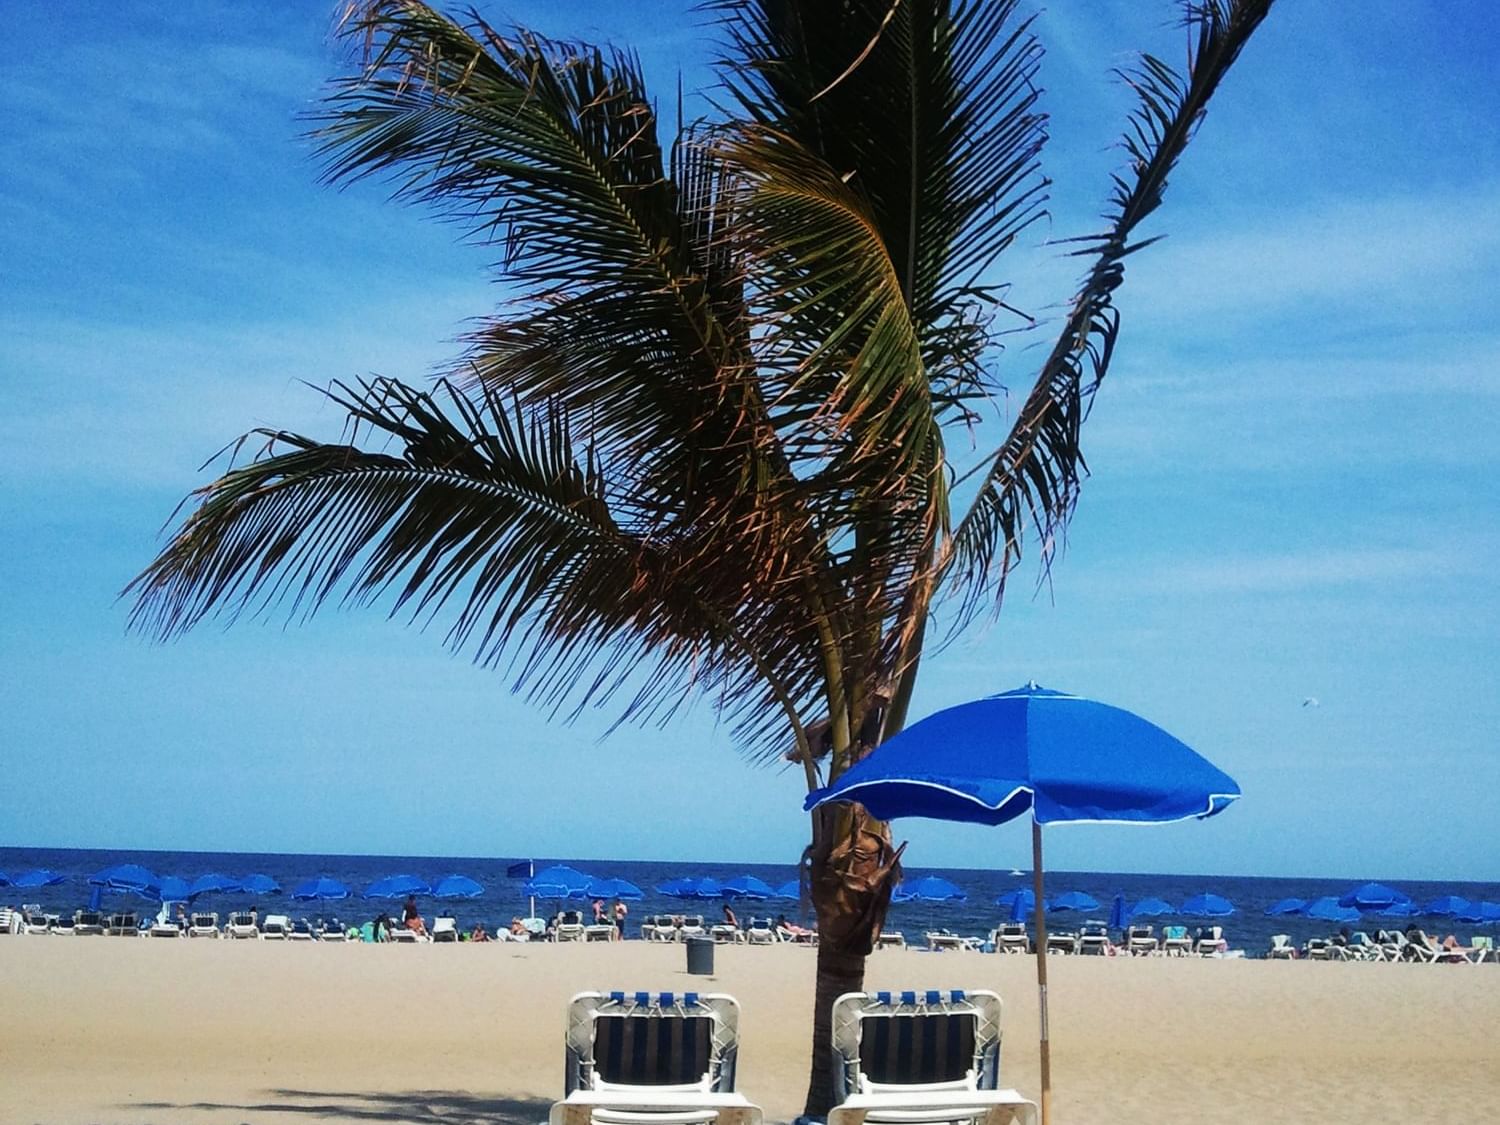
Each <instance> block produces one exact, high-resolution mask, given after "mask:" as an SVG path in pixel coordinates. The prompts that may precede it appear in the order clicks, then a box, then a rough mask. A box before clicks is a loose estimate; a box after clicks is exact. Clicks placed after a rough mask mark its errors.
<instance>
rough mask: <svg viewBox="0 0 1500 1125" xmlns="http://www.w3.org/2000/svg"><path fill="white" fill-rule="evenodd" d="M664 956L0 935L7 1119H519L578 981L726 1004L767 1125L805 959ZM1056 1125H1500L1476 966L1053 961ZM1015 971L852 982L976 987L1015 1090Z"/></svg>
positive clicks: (1020, 991) (789, 1092)
mask: <svg viewBox="0 0 1500 1125" xmlns="http://www.w3.org/2000/svg"><path fill="white" fill-rule="evenodd" d="M716 953H717V962H716V975H715V976H714V977H712V978H703V977H690V976H688V975H687V974H686V973H685V972H684V971H683V970H684V961H685V959H684V953H683V949H682V948H681V947H679V946H650V945H646V944H645V943H641V942H629V943H626V944H625V945H623V946H603V945H587V946H586V945H561V946H553V945H524V946H523V945H510V944H491V945H487V946H467V945H459V946H415V947H414V946H359V945H355V946H340V945H331V946H319V945H316V944H314V945H284V944H273V943H258V942H222V941H186V942H161V941H151V940H120V939H110V938H100V939H81V938H55V939H54V938H20V939H15V940H5V941H3V942H0V1010H3V1011H4V1012H5V1013H6V1018H5V1020H4V1021H3V1022H0V1059H3V1060H4V1064H3V1077H0V1085H3V1089H4V1096H3V1099H0V1118H3V1120H4V1121H7V1122H10V1121H15V1122H100V1123H124V1122H129V1123H143V1122H164V1123H171V1122H203V1123H205V1125H207V1123H230V1122H243V1121H253V1122H261V1121H265V1122H297V1121H302V1122H305V1121H309V1120H316V1121H351V1122H355V1121H382V1122H404V1121H431V1120H441V1121H454V1122H504V1123H510V1122H516V1123H523V1122H524V1123H534V1122H537V1121H540V1120H542V1119H543V1118H544V1117H545V1114H546V1109H547V1107H548V1105H549V1104H550V1102H551V1101H552V1100H554V1099H555V1098H557V1097H559V1096H561V1088H562V1055H563V1052H562V1036H563V1013H564V1008H565V1006H566V1003H567V1000H568V998H569V997H570V996H571V995H572V994H573V993H574V992H576V991H579V990H581V989H584V988H591V987H597V988H615V987H624V988H632V989H633V988H638V987H646V988H653V989H676V990H683V989H686V988H696V989H698V990H699V991H723V992H728V993H730V994H732V995H734V996H736V997H737V998H738V999H739V1000H740V1002H741V1004H742V1006H743V1025H742V1033H743V1047H742V1052H741V1056H740V1066H739V1079H740V1080H739V1086H740V1088H741V1089H742V1090H743V1091H744V1092H745V1093H746V1094H747V1095H748V1096H750V1097H751V1098H752V1099H754V1100H756V1101H757V1102H759V1103H760V1104H761V1105H762V1106H763V1107H764V1108H765V1110H766V1113H767V1118H768V1120H772V1121H785V1120H789V1119H790V1118H791V1117H793V1116H794V1115H795V1114H796V1113H797V1112H798V1110H799V1109H800V1106H801V1096H802V1092H803V1088H804V1084H805V1081H806V1068H807V1061H806V1060H807V1043H806V1037H807V1035H808V1027H809V1019H810V1015H809V1008H810V1003H811V996H812V976H813V954H812V953H811V951H809V950H805V949H800V948H790V947H777V948H744V947H736V948H724V947H721V948H719V949H718V950H716ZM1050 965H1051V972H1052V989H1051V992H1052V1006H1051V1007H1052V1024H1053V1030H1052V1036H1053V1058H1054V1062H1053V1072H1054V1083H1055V1087H1056V1107H1057V1114H1056V1116H1057V1120H1058V1121H1059V1122H1062V1123H1067V1125H1113V1123H1117V1122H1120V1121H1132V1120H1139V1121H1146V1120H1149V1121H1152V1122H1154V1123H1157V1125H1166V1123H1171V1122H1182V1123H1188V1122H1193V1123H1197V1125H1202V1123H1203V1122H1219V1121H1222V1122H1242V1121H1255V1122H1289V1123H1290V1122H1299V1123H1302V1122H1308V1121H1316V1122H1326V1123H1331V1122H1385V1121H1401V1122H1406V1123H1410V1122H1457V1121H1468V1122H1480V1121H1492V1120H1497V1119H1500V1066H1496V1064H1495V1039H1494V1029H1495V1028H1496V1027H1497V1026H1500V971H1496V969H1495V967H1494V966H1488V965H1485V966H1457V965H1456V966H1427V965H1385V964H1364V963H1348V964H1337V963H1329V964H1322V963H1320V964H1308V963H1270V962H1263V961H1238V962H1235V961H1225V962H1218V961H1194V960H1170V961H1169V960H1164V959H1139V960H1130V959H1124V958H1119V959H1093V958H1087V959H1084V958H1058V959H1054V960H1053V961H1051V962H1050ZM1033 971H1034V965H1033V963H1032V961H1031V960H1030V959H1029V958H1023V957H996V956H986V955H983V954H973V953H945V954H940V955H933V954H925V953H917V952H894V951H885V952H881V953H879V954H877V955H875V956H874V957H872V958H871V960H870V972H869V985H870V987H891V988H898V987H927V986H937V987H958V986H968V987H990V988H994V989H996V990H997V991H998V992H999V993H1000V994H1001V996H1002V997H1004V999H1005V1032H1004V1034H1005V1039H1004V1046H1003V1050H1002V1063H1001V1067H1002V1078H1003V1080H1004V1082H1005V1084H1007V1085H1013V1086H1016V1087H1018V1088H1019V1089H1020V1090H1022V1091H1023V1092H1025V1093H1028V1094H1030V1095H1032V1096H1035V1094H1036V1090H1037V1049H1036V1044H1035V1032H1036V1000H1035V986H1034V980H1033V976H1032V973H1033Z"/></svg>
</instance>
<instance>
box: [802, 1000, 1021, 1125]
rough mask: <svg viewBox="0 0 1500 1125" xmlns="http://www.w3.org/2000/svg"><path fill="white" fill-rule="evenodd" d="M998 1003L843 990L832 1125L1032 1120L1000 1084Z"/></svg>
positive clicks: (836, 1016) (837, 1010) (837, 1012)
mask: <svg viewBox="0 0 1500 1125" xmlns="http://www.w3.org/2000/svg"><path fill="white" fill-rule="evenodd" d="M1000 1013H1001V1005H1000V997H999V996H997V995H995V994H994V993H993V992H983V991H981V992H964V991H961V990H948V989H943V990H937V989H933V990H929V991H924V992H876V993H873V994H870V993H863V992H853V993H846V994H845V995H843V996H840V997H839V998H838V999H837V1000H836V1001H834V1005H833V1051H834V1067H833V1071H834V1073H833V1085H834V1102H835V1106H834V1109H833V1110H832V1112H831V1113H830V1114H829V1118H828V1120H829V1125H857V1123H861V1122H865V1121H870V1122H892V1123H894V1122H900V1123H902V1125H916V1123H932V1125H937V1123H940V1122H952V1123H955V1125H956V1123H958V1122H977V1121H981V1120H984V1119H986V1118H987V1117H988V1115H989V1114H990V1112H991V1110H993V1111H995V1112H996V1113H1003V1115H1004V1116H1003V1119H1004V1120H1015V1119H1017V1118H1019V1119H1020V1120H1022V1121H1027V1122H1029V1121H1034V1120H1035V1113H1036V1107H1035V1106H1034V1105H1033V1104H1032V1103H1030V1102H1028V1101H1027V1100H1026V1099H1025V1098H1023V1097H1021V1095H1020V1094H1018V1093H1016V1091H1014V1090H1002V1089H1000V1088H999V1084H1000Z"/></svg>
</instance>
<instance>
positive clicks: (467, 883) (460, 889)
mask: <svg viewBox="0 0 1500 1125" xmlns="http://www.w3.org/2000/svg"><path fill="white" fill-rule="evenodd" d="M482 894H484V884H483V883H479V882H476V881H475V880H473V879H470V878H469V877H468V876H467V875H444V876H443V877H442V878H441V879H439V880H438V881H437V882H436V883H434V884H432V897H433V898H478V897H479V896H480V895H482Z"/></svg>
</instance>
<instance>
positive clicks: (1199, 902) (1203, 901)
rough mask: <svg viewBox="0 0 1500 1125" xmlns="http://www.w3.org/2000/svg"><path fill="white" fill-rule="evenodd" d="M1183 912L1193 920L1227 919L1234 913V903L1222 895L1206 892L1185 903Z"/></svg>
mask: <svg viewBox="0 0 1500 1125" xmlns="http://www.w3.org/2000/svg"><path fill="white" fill-rule="evenodd" d="M1182 912H1183V913H1184V914H1186V915H1188V916H1190V917H1193V918H1227V917H1229V915H1231V914H1233V913H1234V903H1232V902H1230V901H1229V900H1228V899H1227V898H1224V897H1223V896H1222V895H1216V894H1210V893H1208V892H1204V893H1203V894H1201V895H1194V896H1193V897H1192V898H1190V899H1188V900H1187V901H1186V902H1184V903H1183V904H1182Z"/></svg>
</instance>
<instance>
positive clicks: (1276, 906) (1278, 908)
mask: <svg viewBox="0 0 1500 1125" xmlns="http://www.w3.org/2000/svg"><path fill="white" fill-rule="evenodd" d="M1306 910H1307V900H1306V899H1303V898H1283V899H1280V900H1278V901H1276V902H1273V903H1272V904H1271V905H1270V906H1268V907H1266V911H1265V912H1266V915H1267V916H1268V917H1271V918H1275V917H1277V916H1278V915H1282V914H1302V913H1304V912H1305V911H1306Z"/></svg>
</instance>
